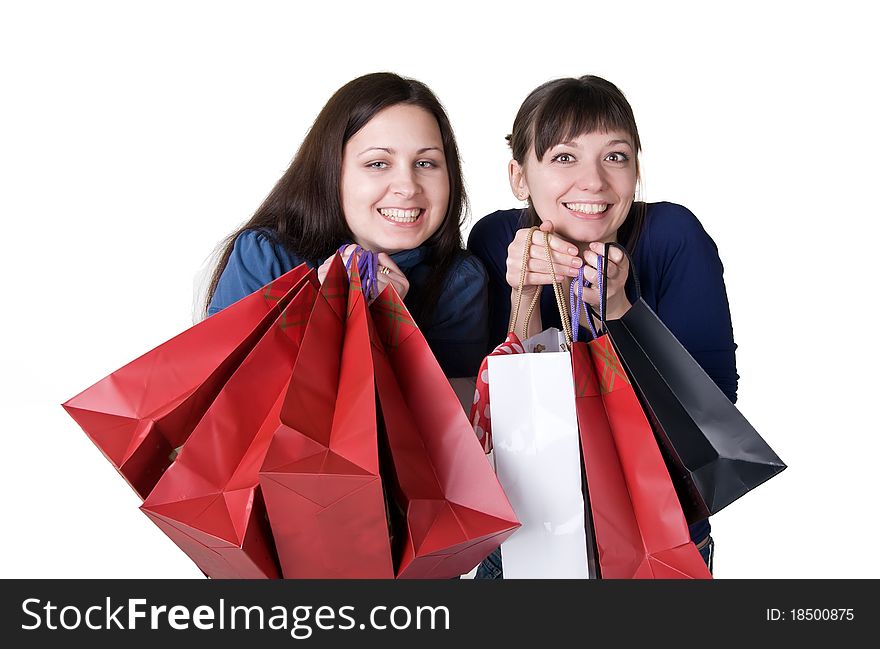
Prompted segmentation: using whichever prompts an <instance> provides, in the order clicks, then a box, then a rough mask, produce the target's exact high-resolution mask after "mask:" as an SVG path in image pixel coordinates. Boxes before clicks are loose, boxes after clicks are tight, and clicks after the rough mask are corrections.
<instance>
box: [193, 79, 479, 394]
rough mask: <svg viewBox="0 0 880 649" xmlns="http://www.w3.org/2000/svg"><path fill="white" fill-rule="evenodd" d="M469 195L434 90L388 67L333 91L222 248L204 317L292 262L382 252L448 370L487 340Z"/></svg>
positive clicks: (382, 266) (464, 368)
mask: <svg viewBox="0 0 880 649" xmlns="http://www.w3.org/2000/svg"><path fill="white" fill-rule="evenodd" d="M466 209H467V197H466V194H465V190H464V183H463V181H462V175H461V164H460V162H459V156H458V147H457V145H456V142H455V136H454V134H453V131H452V127H451V126H450V124H449V119H448V118H447V116H446V113H445V111H444V110H443V107H442V106H441V104H440V102H439V101H438V100H437V98H436V97H435V96H434V94H433V93H432V92H431V90H430V89H429V88H428V87H427V86H425V85H424V84H423V83H420V82H419V81H415V80H413V79H406V78H403V77H400V76H398V75H396V74H391V73H375V74H368V75H365V76H362V77H359V78H357V79H354V80H353V81H350V82H349V83H347V84H345V85H344V86H343V87H342V88H340V89H339V90H338V91H337V92H336V93H335V94H334V95H333V96H332V97H331V98H330V100H329V101H328V102H327V104H326V105H325V106H324V108H323V109H322V110H321V112H320V113H319V115H318V117H317V118H316V119H315V123H314V124H313V125H312V128H311V129H310V130H309V132H308V134H307V135H306V137H305V139H304V140H303V142H302V145H301V146H300V148H299V151H298V152H297V153H296V156H295V157H294V159H293V161H292V162H291V164H290V167H289V168H288V169H287V171H286V172H285V173H284V175H283V176H282V177H281V179H280V180H279V181H278V183H277V184H276V185H275V187H274V189H273V190H272V191H271V192H270V193H269V195H268V196H267V197H266V199H265V200H264V201H263V204H262V205H261V206H260V207H259V209H257V211H256V213H255V214H254V215H253V217H252V218H251V219H250V220H249V221H248V222H247V223H245V224H244V225H243V226H242V227H241V228H239V229H238V230H237V231H235V232H234V233H233V234H231V235H230V236H229V237H228V239H227V240H226V241H225V242H224V243H223V252H222V254H221V257H220V261H219V263H218V266H217V269H216V271H215V272H214V275H213V277H212V280H211V283H210V286H209V289H208V296H207V313H208V315H211V314H213V313H216V312H217V311H219V310H220V309H222V308H224V307H226V306H228V305H230V304H232V303H233V302H235V301H237V300H239V299H241V298H242V297H244V296H245V295H249V294H250V293H252V292H253V291H255V290H257V289H258V288H260V287H261V286H263V285H264V284H266V283H268V282H270V281H271V280H273V279H275V278H276V277H278V276H280V275H282V274H283V273H285V272H287V271H288V270H290V269H291V268H293V267H294V266H296V265H298V264H300V263H303V262H305V263H307V264H308V265H309V266H311V267H313V268H315V267H316V268H318V277H319V279H321V280H323V278H324V277H325V276H326V272H327V269H328V267H329V262H330V260H332V257H333V255H334V253H335V251H336V250H337V249H339V248H340V247H341V246H343V245H346V244H351V245H349V246H348V247H347V248H346V250H345V255H344V256H345V257H346V258H347V256H348V255H349V254H350V253H351V251H352V249H353V247H354V244H357V245H360V246H361V247H363V248H365V249H367V250H371V251H373V252H375V253H378V263H379V273H378V280H379V290H380V291H381V290H382V289H383V288H384V287H385V285H387V284H388V283H389V282H390V283H391V284H393V285H394V286H395V288H396V289H397V292H398V293H399V294H400V296H401V297H402V298H403V299H404V301H405V303H406V305H407V307H408V308H409V309H410V311H411V312H412V313H413V316H414V317H415V319H416V322H417V323H418V324H419V326H420V328H421V329H422V331H423V333H424V334H425V338H426V339H427V341H428V344H429V345H430V347H431V349H432V351H433V352H434V354H435V356H436V357H437V359H438V361H439V362H440V365H441V366H442V367H443V370H444V372H445V373H446V375H447V376H449V377H469V376H474V375H475V374H476V372H477V369H478V367H479V364H480V360H481V358H482V356H483V352H484V349H485V347H486V339H487V333H486V326H487V320H488V318H487V301H486V300H487V297H486V284H487V279H486V274H485V271H484V269H483V267H482V265H481V264H480V262H479V260H477V259H476V258H474V257H473V256H471V255H469V254H467V253H466V252H465V251H464V250H463V249H462V248H463V246H462V239H461V223H462V220H463V219H464V216H465V213H466Z"/></svg>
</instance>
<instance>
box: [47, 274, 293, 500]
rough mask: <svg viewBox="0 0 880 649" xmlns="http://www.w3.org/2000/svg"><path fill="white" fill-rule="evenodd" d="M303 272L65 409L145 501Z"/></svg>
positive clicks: (188, 334) (157, 350)
mask: <svg viewBox="0 0 880 649" xmlns="http://www.w3.org/2000/svg"><path fill="white" fill-rule="evenodd" d="M307 272H308V269H307V268H306V266H305V265H303V266H299V267H297V268H294V269H293V270H291V271H290V272H289V273H287V274H285V275H283V276H281V277H279V278H278V279H277V280H275V281H273V282H271V283H270V284H268V285H267V286H265V287H264V288H263V289H261V290H260V291H257V292H255V293H253V294H251V295H249V296H247V297H245V298H243V299H242V300H239V301H238V302H236V303H235V304H233V305H231V306H229V307H228V308H226V309H224V310H223V311H221V312H219V313H217V314H216V315H214V316H211V317H210V318H207V319H206V320H204V321H202V322H200V323H198V324H196V325H194V326H193V327H191V328H189V329H187V330H186V331H184V332H183V333H181V334H179V335H178V336H176V337H174V338H172V339H171V340H169V341H168V342H165V343H163V344H162V345H159V346H158V347H156V348H155V349H153V350H152V351H149V352H147V353H146V354H144V355H143V356H141V357H140V358H137V359H136V360H134V361H132V362H131V363H129V364H127V365H125V366H124V367H122V368H120V369H118V370H116V371H115V372H113V373H111V374H110V375H109V376H107V377H105V378H103V379H101V380H100V381H98V382H97V383H96V384H95V385H93V386H92V387H90V388H87V389H86V390H84V391H83V392H81V393H80V394H78V395H77V396H75V397H73V398H72V399H70V400H69V401H67V402H66V403H64V404H63V407H64V409H65V410H67V412H68V413H69V414H70V416H71V417H73V418H74V419H75V420H76V422H77V423H78V424H79V425H80V426H81V427H82V429H83V430H84V431H85V432H86V434H87V435H88V436H89V437H90V438H91V439H92V441H93V442H94V443H95V445H96V446H97V447H98V448H99V449H101V452H103V453H104V455H105V456H106V457H107V459H108V460H110V462H111V463H112V464H113V466H115V467H116V469H117V470H118V471H119V473H120V474H122V476H123V477H124V478H125V479H126V481H127V482H128V483H129V485H131V487H132V488H133V489H134V490H135V491H136V492H137V493H138V495H139V496H140V497H141V498H142V499H143V498H146V497H147V494H149V493H150V490H151V489H152V488H153V486H154V485H155V484H156V482H158V480H159V478H160V477H161V476H162V474H163V473H164V472H165V470H166V469H167V468H168V467H169V466H170V464H171V462H172V460H173V456H174V450H175V449H177V448H178V447H180V446H181V445H182V444H183V443H184V442H185V441H186V440H187V438H188V437H189V435H190V433H191V432H192V430H193V429H194V428H195V427H196V424H198V422H199V420H200V419H201V418H202V415H204V413H205V411H206V410H207V409H208V406H210V405H211V403H212V402H213V401H214V399H215V398H216V396H217V394H218V393H219V392H220V389H221V388H222V387H223V385H224V384H225V383H226V381H227V380H228V379H229V377H230V376H231V375H232V373H233V372H234V371H235V370H236V368H237V367H238V366H239V365H240V364H241V362H242V360H244V358H245V357H246V356H247V355H248V353H249V352H250V351H251V349H252V348H253V346H254V345H255V344H256V343H257V341H258V340H259V339H260V338H261V337H262V335H263V333H264V332H265V331H266V330H267V329H268V328H269V327H271V326H272V323H273V322H274V321H275V319H276V318H277V317H278V314H279V313H280V312H281V309H282V308H283V307H284V306H285V305H286V304H287V302H288V301H289V300H290V299H291V298H292V297H293V296H292V294H291V293H290V291H291V289H292V288H293V287H294V285H296V284H297V282H298V281H300V280H301V279H302V278H303V277H305V275H306V273H307Z"/></svg>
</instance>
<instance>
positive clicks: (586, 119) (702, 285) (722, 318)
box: [468, 76, 738, 579]
mask: <svg viewBox="0 0 880 649" xmlns="http://www.w3.org/2000/svg"><path fill="white" fill-rule="evenodd" d="M507 139H508V143H509V145H510V148H511V152H512V157H513V159H512V160H511V161H510V163H509V166H508V172H509V179H510V187H511V189H512V190H513V194H514V196H515V197H516V198H517V199H519V200H521V201H525V203H526V206H525V208H520V209H512V210H501V211H497V212H493V213H492V214H489V215H487V216H485V217H483V218H482V219H480V220H479V221H477V223H476V224H475V225H474V227H473V230H472V231H471V234H470V237H469V239H468V249H469V250H470V251H471V252H473V253H474V254H475V255H476V256H477V257H479V258H480V260H481V261H482V262H483V264H484V266H485V268H486V271H487V273H488V275H489V344H488V346H487V347H486V353H489V352H490V351H491V350H493V349H494V348H495V347H496V346H497V345H499V344H500V343H502V342H503V341H504V339H505V337H506V335H507V333H508V322H509V319H510V313H511V308H512V307H513V301H514V300H515V299H516V291H515V289H516V288H517V287H518V286H519V282H520V277H521V275H522V271H523V270H525V274H524V277H525V282H524V288H523V302H524V303H525V304H529V302H530V301H531V299H532V298H533V297H534V295H535V293H536V292H539V291H541V287H542V286H544V285H547V284H552V283H553V279H554V278H553V276H552V275H551V272H550V265H549V263H548V262H547V258H546V256H547V253H546V247H545V246H544V234H543V233H544V232H549V233H551V235H550V248H551V250H552V256H553V262H554V265H555V269H556V281H559V282H562V283H563V289H565V294H566V295H567V294H568V289H569V286H570V283H571V281H573V280H572V278H575V277H577V276H578V271H579V269H580V268H581V267H583V269H584V275H583V277H584V288H583V301H584V302H585V303H587V304H589V305H591V306H592V307H594V308H596V309H597V308H598V304H599V293H598V291H597V289H596V288H595V286H596V283H597V277H598V275H597V270H596V268H597V256H598V255H599V254H603V251H604V244H605V243H606V242H609V241H614V242H618V243H620V244H622V245H623V246H624V247H625V248H626V249H627V251H628V252H629V253H630V255H631V256H632V259H633V262H634V264H635V266H636V269H637V270H638V276H639V281H640V284H641V293H642V298H643V299H644V300H645V302H646V303H647V304H648V306H650V307H651V309H653V310H654V312H655V313H657V315H658V316H659V317H660V319H661V320H662V321H663V322H664V324H665V325H666V326H667V327H668V328H669V330H670V331H672V333H673V334H674V335H675V337H676V338H678V340H679V341H680V342H681V344H682V345H684V347H685V348H686V349H687V350H688V352H689V353H690V354H691V356H693V357H694V359H695V360H696V361H697V362H698V363H699V364H700V366H701V367H702V368H703V369H704V370H705V371H706V373H707V374H708V375H709V376H710V377H712V379H713V380H714V381H715V383H716V384H717V385H718V387H719V388H720V389H721V390H722V391H723V392H724V394H725V395H727V397H728V398H729V399H730V400H731V401H732V402H735V401H736V390H737V380H738V376H737V373H736V360H735V356H734V352H735V350H736V345H735V344H734V341H733V328H732V326H731V320H730V308H729V306H728V302H727V292H726V290H725V287H724V279H723V275H722V273H723V268H722V265H721V260H720V259H719V257H718V249H717V247H716V246H715V243H714V242H713V241H712V239H711V238H710V237H709V235H708V234H707V233H706V231H705V230H704V229H703V227H702V226H701V225H700V222H699V221H698V220H697V218H696V217H695V216H694V215H693V214H692V213H691V212H690V211H689V210H688V209H687V208H685V207H683V206H681V205H677V204H675V203H667V202H659V203H645V202H643V201H637V200H636V188H637V185H638V183H639V161H638V154H639V152H640V150H641V143H640V140H639V133H638V129H637V127H636V122H635V118H634V117H633V112H632V108H631V107H630V105H629V102H628V101H627V100H626V98H625V97H624V95H623V93H622V92H621V91H620V90H619V89H618V88H617V87H616V86H615V85H614V84H612V83H610V82H608V81H606V80H605V79H602V78H600V77H596V76H583V77H580V78H578V79H574V78H566V79H556V80H553V81H550V82H547V83H545V84H543V85H541V86H539V87H538V88H536V89H535V90H534V91H532V93H531V94H529V96H528V97H527V98H526V100H525V101H524V102H523V104H522V106H521V107H520V109H519V112H518V113H517V115H516V118H515V120H514V123H513V129H512V131H511V134H510V135H509V136H508V137H507ZM533 226H540V229H539V230H538V231H535V232H533V234H532V246H531V251H530V255H529V259H528V262H527V267H526V268H525V269H523V268H522V266H523V253H524V248H525V244H526V242H527V240H528V237H529V232H530V229H529V228H531V227H533ZM608 255H609V259H608V260H607V264H606V265H607V273H608V282H607V284H608V286H607V303H606V313H607V318H608V319H609V320H613V319H617V318H620V317H621V316H623V315H624V314H625V313H626V312H627V310H628V309H629V307H630V306H631V304H632V302H633V301H635V286H634V283H633V281H632V279H631V274H630V272H629V263H628V262H627V260H626V257H625V256H624V254H623V253H622V252H621V251H620V250H618V249H616V248H611V249H610V251H609V253H608ZM539 304H540V308H538V309H535V313H534V314H533V315H532V317H531V320H530V321H529V329H528V332H527V336H531V335H534V334H536V333H538V332H540V331H542V330H543V329H545V328H547V327H557V328H559V329H561V328H562V325H561V321H560V317H559V312H558V309H557V306H556V302H555V298H554V295H553V291H543V292H541V295H540V297H539ZM525 311H526V310H525V309H520V310H519V312H518V313H519V315H518V319H517V322H516V323H514V327H515V329H514V330H515V331H521V328H522V325H523V320H524V318H525V317H526V315H525ZM584 317H589V316H584ZM581 326H582V327H583V328H584V331H583V335H582V336H581V339H582V340H585V339H589V338H588V335H587V332H586V330H585V328H586V321H585V320H582V322H581ZM709 532H710V525H709V521H708V520H703V521H699V522H697V523H694V524H693V525H691V526H690V533H691V538H692V539H693V541H694V543H695V544H696V546H697V548H698V549H699V551H700V554H701V555H702V557H703V559H704V560H705V561H706V564H707V565H708V566H709V569H710V570H711V569H712V560H713V550H714V542H713V540H712V537H711V536H710V534H709ZM502 576H503V571H502V566H501V554H500V552H499V551H496V552H495V553H493V554H492V555H490V556H489V557H488V558H487V559H486V560H485V561H484V562H483V563H482V564H481V565H480V567H479V569H478V570H477V575H476V577H477V578H489V579H491V578H501V577H502Z"/></svg>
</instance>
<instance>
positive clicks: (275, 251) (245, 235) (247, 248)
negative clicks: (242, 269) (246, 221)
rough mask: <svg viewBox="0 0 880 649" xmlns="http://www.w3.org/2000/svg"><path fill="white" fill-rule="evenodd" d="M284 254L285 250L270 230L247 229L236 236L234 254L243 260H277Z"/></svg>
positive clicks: (258, 262) (259, 261)
mask: <svg viewBox="0 0 880 649" xmlns="http://www.w3.org/2000/svg"><path fill="white" fill-rule="evenodd" d="M283 255H284V250H283V248H282V247H281V245H280V244H279V243H277V241H276V240H275V235H274V233H272V232H270V231H269V230H262V229H260V230H245V231H244V232H242V233H241V234H239V235H238V236H237V237H236V238H235V244H234V245H233V247H232V256H233V257H237V258H239V259H241V260H243V261H250V262H254V263H255V264H257V265H259V264H260V263H261V262H266V261H269V260H275V259H277V258H278V257H280V256H283Z"/></svg>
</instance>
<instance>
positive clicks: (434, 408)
mask: <svg viewBox="0 0 880 649" xmlns="http://www.w3.org/2000/svg"><path fill="white" fill-rule="evenodd" d="M356 266H357V264H356V263H352V270H351V272H350V273H349V279H348V280H346V278H345V276H344V273H343V271H342V264H341V262H340V261H339V260H338V259H337V260H335V261H334V262H333V264H332V266H331V269H330V272H329V273H328V276H327V279H326V280H325V282H324V287H328V286H331V287H333V286H334V284H333V283H331V282H332V281H333V280H335V278H338V279H339V280H341V281H340V283H341V286H340V287H339V288H335V287H334V288H332V289H331V290H330V291H329V293H330V295H332V296H334V297H336V298H337V299H336V300H331V299H324V300H322V297H321V296H319V298H318V301H317V302H316V305H315V309H314V311H313V314H312V320H311V321H310V323H309V326H308V329H307V331H306V336H305V340H304V343H303V352H302V353H301V354H300V357H299V359H298V361H297V366H296V368H295V370H294V375H293V377H292V379H291V384H290V388H289V391H288V395H287V401H286V402H285V405H284V408H283V410H282V417H281V419H282V425H281V427H280V428H279V429H278V431H277V433H276V435H275V438H274V439H273V442H272V445H271V446H270V449H269V452H268V453H267V455H266V460H265V463H264V465H263V469H262V471H261V472H260V481H261V485H262V487H263V493H264V494H265V498H266V505H267V509H268V513H269V519H270V521H271V524H272V530H273V534H274V536H275V541H276V546H277V548H278V555H279V559H280V561H281V566H282V571H283V574H284V576H285V577H296V578H393V577H395V576H396V577H452V576H458V575H460V574H462V573H463V572H466V571H467V570H469V569H470V568H472V567H473V566H474V565H476V564H477V563H478V562H479V561H480V559H482V558H483V557H484V556H486V555H487V554H488V553H489V552H491V551H492V550H493V549H494V548H495V547H497V545H498V544H500V542H501V540H503V538H504V537H505V535H506V534H509V533H510V532H512V531H513V529H515V527H516V525H517V523H516V520H515V519H514V518H513V516H512V511H511V510H510V507H509V505H508V504H507V502H506V498H505V497H504V495H503V492H502V491H501V489H500V486H499V485H498V483H497V481H496V480H495V478H494V475H492V472H491V468H490V467H489V465H488V463H487V462H486V460H485V458H484V457H483V455H482V452H481V451H480V448H479V444H478V443H477V441H476V440H475V439H474V437H473V432H472V430H471V429H470V427H469V426H468V425H467V420H466V418H465V417H464V413H463V412H462V411H461V405H460V403H459V401H458V399H457V397H456V396H455V393H454V391H453V390H452V388H451V387H450V386H449V382H448V381H447V380H446V378H445V377H444V376H443V374H442V371H441V370H440V368H439V366H438V365H437V361H436V360H435V359H434V358H433V356H432V355H431V354H430V350H428V349H427V343H424V338H423V337H422V336H421V334H420V333H419V332H418V329H417V328H416V327H415V325H414V323H412V319H411V317H410V316H409V314H408V313H407V312H406V310H405V308H403V304H402V302H401V301H400V300H399V298H398V297H397V296H396V294H395V293H394V292H393V288H392V289H387V290H386V293H384V294H383V296H382V297H381V298H380V301H379V302H378V304H374V309H375V311H374V313H380V314H381V312H382V309H385V308H386V306H387V305H391V306H390V308H391V310H392V311H393V312H394V314H395V316H401V317H400V318H397V317H395V318H394V319H393V324H392V322H391V320H392V319H391V318H389V322H388V324H387V325H383V326H382V327H378V326H376V325H374V323H373V322H372V317H373V315H372V314H371V311H370V310H368V309H367V305H366V300H365V299H364V295H363V293H362V290H361V281H360V278H359V276H358V274H357V273H356V272H355V270H354V269H355V267H356ZM323 294H324V289H323V288H322V295H323ZM340 298H341V299H340ZM378 317H382V318H384V317H385V316H384V315H380V316H378ZM383 332H384V333H385V334H388V336H386V337H384V338H383V336H382V333H383ZM392 332H396V333H398V334H400V333H402V334H403V335H402V336H398V337H396V338H395V337H393V335H391V333H392ZM392 338H393V342H392ZM419 340H421V341H422V342H419ZM386 342H387V344H388V345H395V344H396V345H397V348H396V351H391V350H389V351H388V354H387V355H386ZM423 344H424V346H423ZM334 350H336V356H335V357H334V356H333V351H334ZM426 354H427V355H426ZM334 358H335V359H336V360H335V361H334V360H333V359H334ZM399 371H406V372H407V375H406V377H407V378H406V380H407V381H408V380H410V379H411V380H412V382H413V384H412V386H408V388H407V389H403V390H402V389H401V384H402V383H404V382H405V381H403V380H398V378H397V376H396V374H395V373H396V372H399ZM413 373H418V375H415V374H413ZM424 401H432V403H424ZM413 407H422V408H423V411H422V412H420V413H418V414H417V415H413V413H412V408H413ZM456 409H457V412H458V414H459V418H458V420H456V419H455V416H454V414H453V413H454V412H455V410H456ZM431 418H435V421H433V422H427V421H426V419H431ZM462 424H463V425H462ZM459 438H460V439H459ZM443 446H446V450H445V451H444V450H442V449H440V447H443ZM456 462H457V463H459V464H458V465H457V467H453V466H452V465H451V463H456ZM456 470H458V471H460V472H461V474H460V475H453V474H454V473H455V471H456ZM469 474H471V475H469ZM471 478H472V479H471ZM469 490H473V491H474V492H475V493H473V494H471V493H468V492H469Z"/></svg>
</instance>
